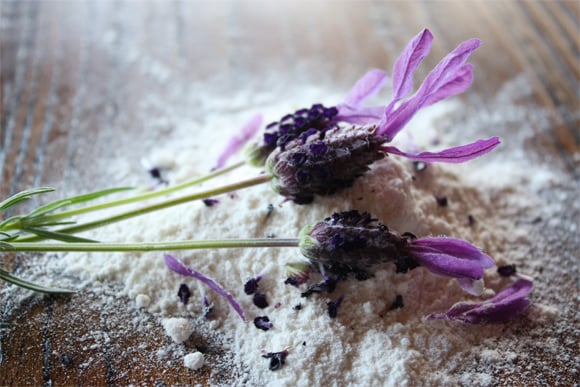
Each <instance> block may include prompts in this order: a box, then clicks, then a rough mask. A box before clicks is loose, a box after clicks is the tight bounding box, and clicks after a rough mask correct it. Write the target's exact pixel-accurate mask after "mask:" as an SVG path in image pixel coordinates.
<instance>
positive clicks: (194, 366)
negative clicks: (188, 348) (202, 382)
mask: <svg viewBox="0 0 580 387" xmlns="http://www.w3.org/2000/svg"><path fill="white" fill-rule="evenodd" d="M203 362H204V357H203V353H201V352H193V353H188V354H187V355H185V356H184V357H183V365H184V366H186V367H187V368H189V369H190V370H194V371H196V370H198V369H200V368H201V367H203Z"/></svg>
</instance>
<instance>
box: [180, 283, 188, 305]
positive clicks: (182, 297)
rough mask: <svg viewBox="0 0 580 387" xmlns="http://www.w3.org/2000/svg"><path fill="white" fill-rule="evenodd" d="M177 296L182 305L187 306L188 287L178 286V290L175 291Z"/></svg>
mask: <svg viewBox="0 0 580 387" xmlns="http://www.w3.org/2000/svg"><path fill="white" fill-rule="evenodd" d="M177 296H178V297H179V299H180V300H181V302H182V303H183V305H187V302H188V301H189V297H191V292H190V291H189V287H188V286H187V285H186V284H181V285H179V290H178V291H177Z"/></svg>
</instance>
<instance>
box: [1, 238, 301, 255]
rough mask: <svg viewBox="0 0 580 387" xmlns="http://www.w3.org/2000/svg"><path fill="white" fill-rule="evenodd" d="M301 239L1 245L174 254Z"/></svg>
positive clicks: (5, 246)
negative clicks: (167, 252) (175, 252)
mask: <svg viewBox="0 0 580 387" xmlns="http://www.w3.org/2000/svg"><path fill="white" fill-rule="evenodd" d="M299 241H300V239H298V238H256V239H215V240H186V241H179V242H152V243H99V242H96V243H27V242H11V243H4V244H2V245H0V249H5V250H6V251H36V252H59V251H61V252H63V251H64V252H71V251H81V252H130V251H172V250H194V249H230V248H255V247H298V243H299Z"/></svg>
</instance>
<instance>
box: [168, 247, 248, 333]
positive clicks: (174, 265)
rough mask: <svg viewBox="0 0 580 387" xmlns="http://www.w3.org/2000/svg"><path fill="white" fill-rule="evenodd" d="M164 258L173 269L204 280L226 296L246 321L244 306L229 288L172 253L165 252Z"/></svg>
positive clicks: (211, 287)
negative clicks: (176, 257)
mask: <svg viewBox="0 0 580 387" xmlns="http://www.w3.org/2000/svg"><path fill="white" fill-rule="evenodd" d="M164 259H165V265H166V266H167V267H168V268H169V269H170V270H171V271H173V272H175V273H177V274H181V275H183V276H186V277H193V278H195V279H197V280H199V281H201V282H203V283H204V284H206V285H207V286H209V288H210V289H211V290H213V291H214V292H216V293H217V294H219V295H220V296H222V297H224V298H225V299H226V300H227V301H228V302H229V303H230V305H231V306H232V308H234V310H235V311H236V312H237V313H238V315H239V316H240V318H241V319H242V320H244V321H246V316H245V315H244V311H243V310H242V307H241V306H240V305H239V304H238V303H237V302H236V300H235V299H234V297H233V296H232V295H231V294H230V293H228V291H227V290H225V289H224V288H223V287H221V286H220V285H219V284H218V283H217V282H215V281H214V280H212V279H211V278H209V277H207V276H205V275H203V274H201V273H200V272H198V271H195V270H193V269H190V268H188V267H186V266H184V265H183V264H182V263H181V262H179V261H178V260H177V259H175V257H173V256H172V255H169V254H165V255H164Z"/></svg>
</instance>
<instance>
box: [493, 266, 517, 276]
mask: <svg viewBox="0 0 580 387" xmlns="http://www.w3.org/2000/svg"><path fill="white" fill-rule="evenodd" d="M497 273H498V274H499V275H501V276H502V277H511V276H513V275H516V273H517V270H516V265H505V266H500V267H498V268H497Z"/></svg>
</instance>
